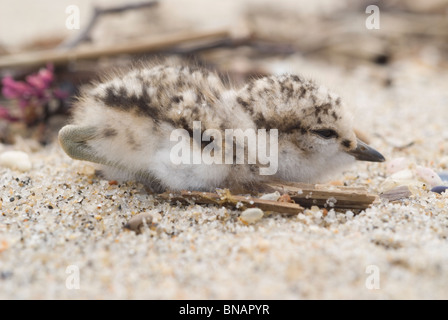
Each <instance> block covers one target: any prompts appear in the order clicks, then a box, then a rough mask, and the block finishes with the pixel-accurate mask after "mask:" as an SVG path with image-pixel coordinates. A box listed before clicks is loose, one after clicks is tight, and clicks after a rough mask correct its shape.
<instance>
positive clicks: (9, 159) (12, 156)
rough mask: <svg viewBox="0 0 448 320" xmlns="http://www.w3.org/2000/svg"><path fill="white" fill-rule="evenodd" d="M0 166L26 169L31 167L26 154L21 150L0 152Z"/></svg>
mask: <svg viewBox="0 0 448 320" xmlns="http://www.w3.org/2000/svg"><path fill="white" fill-rule="evenodd" d="M0 166H3V167H7V168H10V169H13V170H19V171H28V170H30V169H31V161H30V157H29V156H28V154H26V153H25V152H23V151H6V152H3V153H2V154H0Z"/></svg>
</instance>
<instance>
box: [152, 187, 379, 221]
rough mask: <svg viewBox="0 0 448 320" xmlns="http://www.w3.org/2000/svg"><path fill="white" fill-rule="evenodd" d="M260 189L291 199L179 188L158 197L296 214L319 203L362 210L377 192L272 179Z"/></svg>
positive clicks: (373, 198) (368, 204) (374, 197)
mask: <svg viewBox="0 0 448 320" xmlns="http://www.w3.org/2000/svg"><path fill="white" fill-rule="evenodd" d="M263 189H264V191H269V192H272V191H279V192H280V193H281V194H284V195H287V196H289V197H290V198H291V200H293V201H294V202H295V203H289V202H281V201H271V200H262V199H259V198H255V197H252V196H243V195H233V194H231V193H230V192H229V191H226V192H224V193H222V192H221V193H213V192H200V191H182V192H180V193H174V194H173V193H168V192H165V193H163V194H161V195H159V197H160V198H161V199H164V200H167V201H172V202H176V201H179V202H181V203H188V202H193V203H196V204H215V205H220V206H231V207H233V208H238V209H246V208H251V207H256V208H260V209H262V210H263V211H273V212H278V213H285V214H298V213H300V212H302V211H303V210H304V207H311V206H319V207H321V208H327V209H331V208H334V209H351V210H363V209H366V208H368V207H369V206H370V205H371V204H372V203H373V202H374V201H375V200H376V199H377V196H376V195H373V194H369V193H368V192H367V191H366V189H365V188H356V187H341V186H329V185H312V184H304V183H295V182H284V181H281V182H280V181H279V182H272V183H269V184H266V185H265V186H264V188H263Z"/></svg>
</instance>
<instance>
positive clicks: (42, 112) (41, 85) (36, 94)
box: [0, 64, 69, 126]
mask: <svg viewBox="0 0 448 320" xmlns="http://www.w3.org/2000/svg"><path fill="white" fill-rule="evenodd" d="M53 82H54V68H53V65H51V64H48V65H47V66H46V67H45V68H42V69H41V70H39V71H38V72H37V73H34V74H31V75H28V76H27V77H26V78H25V81H16V80H14V79H13V78H12V77H11V76H5V77H4V78H3V79H2V94H3V96H4V97H5V98H6V99H8V100H9V102H10V103H8V105H9V108H6V107H3V106H0V119H4V120H7V121H9V122H18V121H21V122H24V123H25V124H26V125H27V126H31V125H34V124H37V123H39V122H42V121H45V120H46V119H47V118H48V117H49V116H50V115H51V113H52V111H53V112H54V111H55V110H54V109H58V106H60V105H61V104H62V102H63V100H64V99H66V98H67V97H68V96H69V94H68V93H67V92H66V91H64V90H61V89H59V88H55V87H54V83H53ZM52 106H56V108H54V107H53V108H52Z"/></svg>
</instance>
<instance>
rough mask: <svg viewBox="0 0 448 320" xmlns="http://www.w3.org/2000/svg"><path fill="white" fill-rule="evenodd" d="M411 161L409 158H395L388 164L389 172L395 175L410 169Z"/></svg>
mask: <svg viewBox="0 0 448 320" xmlns="http://www.w3.org/2000/svg"><path fill="white" fill-rule="evenodd" d="M409 164H410V161H409V160H408V159H407V158H404V157H401V158H395V159H392V160H391V161H389V162H388V163H387V172H389V173H395V172H399V171H401V170H404V169H407V168H408V167H409Z"/></svg>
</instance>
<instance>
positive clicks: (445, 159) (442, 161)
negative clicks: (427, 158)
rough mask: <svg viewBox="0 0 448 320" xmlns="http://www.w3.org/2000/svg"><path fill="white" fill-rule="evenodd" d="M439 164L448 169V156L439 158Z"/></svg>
mask: <svg viewBox="0 0 448 320" xmlns="http://www.w3.org/2000/svg"><path fill="white" fill-rule="evenodd" d="M439 166H441V167H442V168H445V169H448V156H444V157H442V158H440V160H439Z"/></svg>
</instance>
